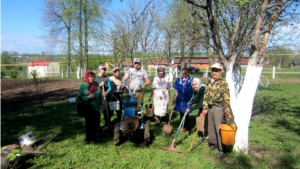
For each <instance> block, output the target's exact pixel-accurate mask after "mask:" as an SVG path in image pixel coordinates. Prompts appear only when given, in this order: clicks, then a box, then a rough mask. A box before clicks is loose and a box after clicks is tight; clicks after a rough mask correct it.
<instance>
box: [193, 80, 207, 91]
mask: <svg viewBox="0 0 300 169" xmlns="http://www.w3.org/2000/svg"><path fill="white" fill-rule="evenodd" d="M193 82H197V84H198V90H197V91H199V90H200V88H201V87H202V86H204V84H202V82H201V80H200V79H199V78H194V79H193Z"/></svg>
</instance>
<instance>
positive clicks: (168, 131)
mask: <svg viewBox="0 0 300 169" xmlns="http://www.w3.org/2000/svg"><path fill="white" fill-rule="evenodd" d="M172 114H173V111H171V113H170V116H169V121H168V123H167V124H164V126H163V129H162V135H163V136H170V135H171V133H172V130H173V126H172V125H170V122H171V118H172Z"/></svg>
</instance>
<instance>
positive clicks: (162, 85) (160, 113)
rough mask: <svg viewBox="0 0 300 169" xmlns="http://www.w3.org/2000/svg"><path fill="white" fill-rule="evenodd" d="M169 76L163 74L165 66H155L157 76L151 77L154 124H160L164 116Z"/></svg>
mask: <svg viewBox="0 0 300 169" xmlns="http://www.w3.org/2000/svg"><path fill="white" fill-rule="evenodd" d="M170 88H171V82H170V78H169V77H168V76H165V68H163V67H158V68H157V77H155V78H154V79H153V84H152V92H153V96H154V115H155V116H154V118H155V122H156V124H157V125H158V124H160V123H161V121H162V118H163V117H165V116H166V113H167V109H168V105H169V89H170Z"/></svg>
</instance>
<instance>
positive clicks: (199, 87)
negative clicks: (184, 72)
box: [185, 78, 207, 137]
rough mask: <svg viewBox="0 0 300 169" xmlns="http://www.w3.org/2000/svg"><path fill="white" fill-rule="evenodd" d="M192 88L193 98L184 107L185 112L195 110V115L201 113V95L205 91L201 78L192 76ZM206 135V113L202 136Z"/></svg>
mask: <svg viewBox="0 0 300 169" xmlns="http://www.w3.org/2000/svg"><path fill="white" fill-rule="evenodd" d="M192 88H193V90H194V92H193V99H192V101H191V102H190V103H189V106H188V108H187V109H186V111H185V112H186V113H191V112H192V111H197V116H199V115H200V114H201V113H202V109H203V97H204V92H205V85H204V84H202V82H201V80H200V79H199V78H194V79H193V81H192ZM206 136H207V115H206V116H205V121H204V136H203V137H206Z"/></svg>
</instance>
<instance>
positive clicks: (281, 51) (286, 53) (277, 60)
mask: <svg viewBox="0 0 300 169" xmlns="http://www.w3.org/2000/svg"><path fill="white" fill-rule="evenodd" d="M293 55H294V51H293V50H291V49H290V48H289V47H284V46H274V47H272V48H271V49H269V52H268V54H267V56H266V57H267V58H268V59H269V60H270V63H273V64H274V65H277V68H281V67H283V66H284V67H289V64H290V63H291V57H292V56H293Z"/></svg>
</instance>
